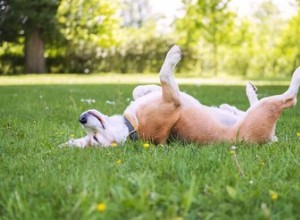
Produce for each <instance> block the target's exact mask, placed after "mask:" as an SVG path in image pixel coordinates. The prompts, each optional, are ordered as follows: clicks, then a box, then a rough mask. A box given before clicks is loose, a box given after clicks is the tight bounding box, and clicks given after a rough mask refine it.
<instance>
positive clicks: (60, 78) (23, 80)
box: [0, 73, 290, 85]
mask: <svg viewBox="0 0 300 220" xmlns="http://www.w3.org/2000/svg"><path fill="white" fill-rule="evenodd" d="M176 78H177V81H178V83H179V84H194V85H195V84H196V85H245V84H246V83H247V82H248V81H249V79H247V78H243V77H241V76H228V75H220V76H217V77H213V76H209V77H208V76H206V77H203V76H202V77H201V76H198V75H196V74H182V73H181V74H176ZM289 80H290V79H287V78H285V79H281V78H273V79H258V78H255V79H251V81H252V82H255V84H256V85H288V83H289ZM112 83H123V84H142V83H159V80H158V74H157V73H155V74H117V73H112V74H91V75H82V74H39V75H35V74H30V75H19V76H0V85H36V84H40V85H41V84H42V85H51V84H61V85H62V84H112Z"/></svg>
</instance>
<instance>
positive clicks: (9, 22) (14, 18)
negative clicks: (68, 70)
mask: <svg viewBox="0 0 300 220" xmlns="http://www.w3.org/2000/svg"><path fill="white" fill-rule="evenodd" d="M59 3H60V0H51V1H49V0H30V1H27V0H0V6H1V19H0V41H9V42H17V41H18V39H19V38H20V37H24V38H25V40H24V45H25V46H24V52H25V53H24V54H25V72H26V73H44V72H46V64H45V56H44V51H45V43H46V42H47V40H49V39H50V38H51V37H53V36H54V33H56V28H55V26H56V19H55V15H56V11H57V8H58V6H59Z"/></svg>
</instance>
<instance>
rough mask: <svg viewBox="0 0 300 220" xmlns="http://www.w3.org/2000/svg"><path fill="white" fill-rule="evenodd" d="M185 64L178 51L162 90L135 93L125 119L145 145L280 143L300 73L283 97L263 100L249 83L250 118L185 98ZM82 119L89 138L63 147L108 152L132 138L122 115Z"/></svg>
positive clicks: (164, 73) (170, 58)
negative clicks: (177, 73)
mask: <svg viewBox="0 0 300 220" xmlns="http://www.w3.org/2000/svg"><path fill="white" fill-rule="evenodd" d="M180 59H181V51H180V48H179V47H178V46H173V47H172V48H171V50H170V51H169V52H168V54H167V56H166V59H165V61H164V63H163V66H162V68H161V71H160V82H161V86H156V85H145V86H138V87H136V88H135V89H134V91H133V98H134V101H133V102H131V103H130V105H129V106H128V107H127V108H126V109H125V111H124V115H126V116H127V117H128V118H129V119H130V121H131V123H132V124H133V125H134V126H135V127H137V132H138V135H139V137H140V138H141V139H143V140H146V141H152V142H154V143H156V144H159V143H164V142H165V141H166V140H167V139H168V138H169V137H170V136H176V137H178V138H179V139H182V140H186V141H188V142H196V143H200V144H205V143H212V142H220V141H229V142H235V141H246V142H250V143H265V142H268V141H275V140H277V138H276V136H275V127H276V121H277V119H278V118H279V116H280V113H281V112H282V111H283V110H284V109H285V108H289V107H292V106H294V105H295V104H296V102H297V93H298V89H299V85H300V68H298V69H297V70H296V71H295V72H294V74H293V77H292V79H291V84H290V87H289V88H288V90H287V91H286V92H285V93H283V94H281V95H276V96H270V97H267V98H263V99H261V100H258V98H257V95H256V88H255V87H254V86H253V85H252V84H250V83H248V84H247V85H246V94H247V97H248V100H249V103H250V107H249V109H248V110H247V111H246V112H244V111H241V110H239V109H237V108H236V107H234V106H230V105H228V104H223V105H221V106H220V107H219V108H217V107H208V106H205V105H202V104H200V102H199V101H198V100H196V99H194V98H193V97H192V96H190V95H188V94H186V93H183V92H180V90H179V88H178V85H177V83H176V82H175V79H174V76H173V71H174V68H175V66H176V64H177V63H178V62H179V60H180ZM80 118H81V119H82V118H84V119H85V120H86V121H84V123H83V126H84V128H85V130H86V131H87V136H85V137H83V138H81V139H76V140H70V141H68V142H67V143H65V144H63V145H62V146H75V147H88V146H101V147H108V146H111V145H112V144H113V143H116V144H120V143H123V142H125V141H126V140H127V137H128V136H129V129H128V127H127V126H126V124H125V122H124V117H123V116H122V115H115V116H111V117H109V116H106V115H104V114H102V113H100V112H99V111H97V110H88V111H86V112H84V113H82V115H81V116H80Z"/></svg>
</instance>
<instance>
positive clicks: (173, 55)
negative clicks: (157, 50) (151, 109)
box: [159, 45, 181, 106]
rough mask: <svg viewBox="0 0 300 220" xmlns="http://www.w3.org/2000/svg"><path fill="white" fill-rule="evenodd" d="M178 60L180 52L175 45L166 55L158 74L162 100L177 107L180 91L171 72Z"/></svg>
mask: <svg viewBox="0 0 300 220" xmlns="http://www.w3.org/2000/svg"><path fill="white" fill-rule="evenodd" d="M180 59H181V50H180V48H179V47H178V46H176V45H175V46H173V47H172V48H171V49H170V51H169V52H168V53H167V56H166V59H165V61H164V63H163V65H162V67H161V70H160V73H159V77H160V82H161V86H162V96H163V99H164V100H165V101H167V102H174V104H175V105H177V106H179V105H180V104H181V101H180V91H179V88H178V85H177V83H176V81H175V78H174V76H173V72H174V68H175V66H176V64H177V63H178V62H179V61H180Z"/></svg>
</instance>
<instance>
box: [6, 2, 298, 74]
mask: <svg viewBox="0 0 300 220" xmlns="http://www.w3.org/2000/svg"><path fill="white" fill-rule="evenodd" d="M163 1H164V0H161V2H163ZM152 2H153V1H151V0H113V1H112V0H31V1H28V0H0V74H2V75H4V74H20V73H44V72H49V73H94V72H118V73H133V72H134V73H144V72H145V73H148V72H158V71H159V69H160V66H161V64H162V62H163V59H164V56H165V53H166V52H167V51H168V49H169V48H170V47H171V46H172V45H173V44H179V45H180V46H181V48H182V50H183V53H184V59H183V61H182V62H181V63H180V65H179V67H178V68H179V72H183V73H192V74H195V75H201V76H217V75H224V74H226V75H240V76H246V77H273V76H278V77H281V76H282V77H284V76H286V75H289V74H291V71H292V70H293V69H295V68H296V67H297V66H299V65H300V42H299V40H298V36H299V34H300V25H299V24H300V10H299V1H294V0H288V1H287V2H289V3H287V4H290V6H291V8H292V9H294V10H292V12H289V13H290V14H288V15H285V14H284V11H282V8H281V7H280V5H279V4H276V0H262V1H259V3H257V2H258V1H256V5H255V7H252V8H251V10H250V11H248V14H246V15H245V13H244V14H243V13H240V11H238V10H237V9H236V7H235V5H236V3H237V2H238V1H237V0H177V2H179V3H180V7H178V9H177V12H176V13H174V15H173V17H170V16H169V15H166V14H164V13H163V12H164V11H163V10H161V12H156V11H155V10H154V9H153V3H152ZM245 2H246V1H245ZM277 2H278V1H277ZM162 5H163V4H162Z"/></svg>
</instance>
